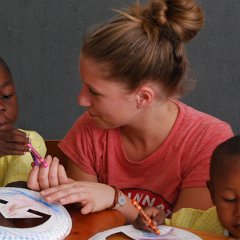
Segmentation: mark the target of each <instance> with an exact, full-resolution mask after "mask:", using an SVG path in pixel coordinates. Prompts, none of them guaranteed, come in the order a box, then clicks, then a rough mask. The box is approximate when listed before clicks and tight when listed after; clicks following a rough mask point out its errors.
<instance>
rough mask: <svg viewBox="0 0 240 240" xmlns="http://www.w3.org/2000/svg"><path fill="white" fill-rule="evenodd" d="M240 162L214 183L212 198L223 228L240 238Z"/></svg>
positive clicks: (230, 167) (229, 168) (229, 167)
mask: <svg viewBox="0 0 240 240" xmlns="http://www.w3.org/2000/svg"><path fill="white" fill-rule="evenodd" d="M239 162H240V161H239V160H238V161H236V162H235V163H234V164H231V166H228V169H227V171H226V172H225V173H224V174H223V175H222V176H221V177H217V179H216V180H215V181H214V183H213V189H212V191H213V192H212V197H213V202H214V204H215V205H216V209H217V213H218V217H219V220H220V222H221V223H222V225H223V227H224V228H225V229H227V230H228V231H229V232H230V233H231V234H232V235H233V236H234V237H237V238H240V163H239Z"/></svg>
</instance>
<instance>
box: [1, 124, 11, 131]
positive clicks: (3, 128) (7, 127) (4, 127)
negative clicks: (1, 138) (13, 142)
mask: <svg viewBox="0 0 240 240" xmlns="http://www.w3.org/2000/svg"><path fill="white" fill-rule="evenodd" d="M11 127H12V125H11V124H10V123H0V129H1V130H5V129H9V128H11Z"/></svg>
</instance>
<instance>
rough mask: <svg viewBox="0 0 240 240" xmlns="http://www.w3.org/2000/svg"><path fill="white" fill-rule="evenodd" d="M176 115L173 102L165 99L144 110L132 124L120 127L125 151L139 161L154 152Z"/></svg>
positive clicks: (131, 157)
mask: <svg viewBox="0 0 240 240" xmlns="http://www.w3.org/2000/svg"><path fill="white" fill-rule="evenodd" d="M177 115H178V107H177V105H176V104H175V103H173V102H171V101H167V102H166V103H164V104H163V105H161V106H157V105H156V106H154V107H152V108H151V109H148V110H147V111H146V112H144V113H143V114H142V115H141V117H140V118H139V119H137V120H136V121H135V122H134V123H133V124H131V125H128V126H124V127H122V128H121V137H122V142H123V146H124V149H125V153H126V155H127V157H128V158H129V159H131V160H132V161H140V160H142V159H145V158H146V157H147V156H149V155H151V154H152V153H153V152H155V151H156V150H157V149H158V148H159V146H160V145H161V144H162V143H163V142H164V140H165V139H166V138H167V136H168V134H169V133H170V131H171V129H172V127H173V125H174V123H175V121H176V119H177Z"/></svg>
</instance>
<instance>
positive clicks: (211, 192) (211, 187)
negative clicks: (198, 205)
mask: <svg viewBox="0 0 240 240" xmlns="http://www.w3.org/2000/svg"><path fill="white" fill-rule="evenodd" d="M206 184H207V188H208V190H209V193H210V195H211V199H212V203H213V204H214V205H215V195H214V188H213V183H212V182H211V181H210V180H208V181H207V182H206Z"/></svg>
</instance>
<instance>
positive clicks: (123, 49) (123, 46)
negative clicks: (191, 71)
mask: <svg viewBox="0 0 240 240" xmlns="http://www.w3.org/2000/svg"><path fill="white" fill-rule="evenodd" d="M117 12H118V15H117V16H115V17H114V18H113V19H111V20H110V21H108V22H106V23H105V24H102V25H100V26H98V27H97V28H94V29H92V30H91V31H89V33H88V34H87V35H86V37H85V39H84V42H83V46H82V55H83V56H86V57H90V58H92V59H94V60H96V62H97V63H99V64H100V65H101V66H104V67H105V69H106V74H107V77H108V78H109V79H110V80H112V81H119V82H123V83H125V84H127V86H128V88H129V89H135V88H137V87H138V86H139V85H140V84H141V83H142V82H145V81H153V82H155V83H158V84H159V85H161V86H162V87H164V89H165V90H166V93H167V94H168V95H173V94H174V95H176V94H178V95H179V94H181V93H182V92H184V90H185V86H184V84H183V83H184V76H185V74H186V69H187V65H188V62H187V58H186V56H185V50H184V43H185V42H188V41H190V40H191V39H192V38H193V37H195V35H196V34H197V33H198V31H199V30H200V29H201V28H202V26H203V19H204V17H203V12H202V10H201V8H200V7H199V5H198V4H197V3H196V1H194V0H151V1H149V2H147V4H146V5H141V4H140V3H139V2H137V3H136V4H134V5H132V6H130V7H129V8H128V9H127V10H125V11H117Z"/></svg>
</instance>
